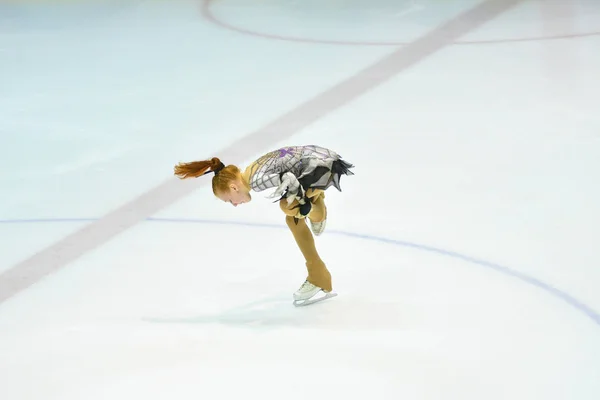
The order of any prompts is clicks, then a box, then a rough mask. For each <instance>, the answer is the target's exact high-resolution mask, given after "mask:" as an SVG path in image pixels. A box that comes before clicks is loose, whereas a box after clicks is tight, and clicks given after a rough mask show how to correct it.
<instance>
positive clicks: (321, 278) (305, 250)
mask: <svg viewBox="0 0 600 400" xmlns="http://www.w3.org/2000/svg"><path fill="white" fill-rule="evenodd" d="M285 222H286V223H287V226H288V227H289V228H290V231H292V234H293V235H294V239H295V240H296V243H297V244H298V247H299V248H300V251H301V252H302V255H303V256H304V260H305V261H306V269H307V271H308V277H307V278H306V279H307V281H308V282H310V283H312V284H313V285H315V286H318V287H320V288H321V289H323V290H325V291H331V290H332V284H331V274H330V273H329V270H327V267H326V266H325V263H324V262H323V260H321V257H320V256H319V253H318V252H317V248H316V246H315V239H314V237H313V235H312V233H311V232H310V229H309V228H308V226H307V225H306V220H305V219H297V218H294V217H293V216H290V215H286V217H285Z"/></svg>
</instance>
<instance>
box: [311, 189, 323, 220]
mask: <svg viewBox="0 0 600 400" xmlns="http://www.w3.org/2000/svg"><path fill="white" fill-rule="evenodd" d="M309 192H310V191H309ZM308 198H309V199H310V202H311V203H312V208H311V210H310V212H309V213H308V215H307V217H308V219H310V220H311V221H312V222H321V221H323V220H324V219H326V218H327V207H326V206H325V192H323V191H322V190H319V191H318V192H317V193H315V194H312V196H311V193H308Z"/></svg>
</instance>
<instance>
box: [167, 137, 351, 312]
mask: <svg viewBox="0 0 600 400" xmlns="http://www.w3.org/2000/svg"><path fill="white" fill-rule="evenodd" d="M353 167H354V166H353V165H352V164H350V163H348V162H346V161H344V160H342V157H341V156H340V155H338V154H337V153H336V152H334V151H332V150H329V149H326V148H323V147H320V146H314V145H309V146H291V147H285V148H281V149H278V150H274V151H271V152H269V153H267V154H265V155H263V156H262V157H260V158H259V159H257V160H256V161H254V162H252V163H251V164H250V165H248V166H247V167H246V169H245V170H244V171H242V170H241V169H240V168H238V167H237V166H235V165H227V166H225V164H223V163H222V162H221V160H220V159H219V158H217V157H213V158H212V159H210V160H203V161H192V162H187V163H179V164H178V165H176V166H175V168H174V170H175V175H176V176H178V177H179V178H180V179H187V178H197V177H200V176H202V175H206V174H208V173H210V172H214V176H213V178H212V189H213V193H214V195H215V196H216V197H217V198H219V199H220V200H222V201H224V202H226V203H231V204H232V205H233V206H235V207H237V206H238V205H240V204H244V203H248V202H249V201H251V200H252V196H251V193H250V192H251V191H256V192H261V191H264V190H267V189H271V188H276V190H275V192H274V193H273V194H272V195H270V196H268V197H269V198H277V197H279V207H280V209H281V210H282V211H283V213H284V214H285V216H286V217H285V222H286V224H287V226H288V227H289V229H290V231H291V232H292V234H293V236H294V239H295V240H296V243H297V245H298V247H299V248H300V251H301V252H302V255H303V256H304V259H305V262H306V269H307V271H308V276H307V277H306V280H305V282H304V283H303V284H302V286H300V288H299V289H298V290H297V291H296V292H295V293H294V295H293V297H294V305H307V304H312V303H313V302H315V301H320V300H324V299H326V298H328V297H332V296H335V294H334V293H331V292H332V290H333V288H332V283H331V274H330V272H329V271H328V270H327V267H326V266H325V263H324V262H323V260H321V257H320V256H319V253H318V252H317V249H316V247H315V240H314V237H313V234H314V235H315V236H319V235H321V233H323V231H324V229H325V224H326V221H327V207H326V206H325V190H327V189H328V188H329V187H331V186H334V187H335V188H336V189H337V190H338V191H340V192H341V191H342V189H341V187H340V178H341V176H342V175H354V173H353V172H352V171H350V168H353ZM307 219H308V222H309V224H310V229H309V227H308V226H307V224H306V220H307ZM311 231H312V233H311ZM321 291H323V292H324V293H325V296H324V297H322V298H319V299H314V300H311V299H312V298H313V297H314V296H315V295H316V294H318V293H319V292H321Z"/></svg>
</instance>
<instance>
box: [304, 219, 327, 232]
mask: <svg viewBox="0 0 600 400" xmlns="http://www.w3.org/2000/svg"><path fill="white" fill-rule="evenodd" d="M308 221H309V222H310V230H311V231H312V233H313V234H314V235H315V236H319V235H320V234H321V233H323V231H324V230H325V223H326V222H327V220H326V219H324V220H323V221H321V222H312V221H311V220H310V218H309V220H308Z"/></svg>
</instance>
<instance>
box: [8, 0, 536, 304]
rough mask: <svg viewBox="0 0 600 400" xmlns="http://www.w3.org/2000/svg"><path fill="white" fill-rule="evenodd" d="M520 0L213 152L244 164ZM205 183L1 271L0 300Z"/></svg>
mask: <svg viewBox="0 0 600 400" xmlns="http://www.w3.org/2000/svg"><path fill="white" fill-rule="evenodd" d="M523 1H525V0H485V1H482V2H481V3H479V4H477V5H476V6H474V7H472V8H470V9H468V10H466V11H465V12H463V13H462V14H459V15H457V16H455V17H453V18H451V19H450V20H448V21H446V22H444V23H442V24H441V25H439V26H438V27H436V28H434V29H433V30H432V31H430V32H428V33H425V34H424V35H423V36H421V37H419V38H418V39H416V40H415V41H413V42H411V43H410V44H408V45H406V46H404V47H402V48H400V49H397V50H395V51H393V52H392V53H390V54H388V55H387V56H385V57H383V58H382V59H380V60H379V61H377V62H375V63H374V64H371V65H370V66H367V67H366V68H364V69H362V70H361V71H359V72H358V73H356V74H355V75H353V76H351V77H349V78H346V79H345V80H343V81H341V82H339V83H338V84H336V85H334V86H333V87H331V88H329V89H327V90H325V91H324V92H321V93H319V94H317V95H316V96H315V97H313V98H311V99H309V100H307V101H305V102H304V103H302V104H300V105H299V106H297V107H296V108H294V109H292V110H291V111H289V112H287V113H285V114H283V115H281V116H280V117H278V118H276V119H275V120H274V121H272V122H270V123H268V124H267V125H266V126H264V127H262V128H260V129H258V130H256V131H254V132H251V133H249V134H248V135H246V136H244V137H242V138H241V139H238V140H237V141H235V142H233V143H232V144H230V145H229V146H228V147H227V148H225V149H222V150H221V151H215V153H217V154H219V156H220V158H221V159H223V160H227V162H228V163H231V164H236V163H242V162H243V161H244V160H245V159H246V157H248V156H249V155H250V154H256V153H259V152H260V151H264V150H265V147H267V146H270V145H271V144H272V143H280V142H281V141H282V140H283V139H286V138H289V137H291V136H293V135H294V134H296V133H298V132H299V131H301V130H302V129H304V128H305V127H307V126H309V125H311V124H312V123H314V122H315V121H317V120H319V119H321V118H323V116H325V115H328V114H329V113H331V112H333V111H335V110H337V109H339V108H340V107H342V106H344V105H346V104H348V103H349V102H351V101H353V100H354V99H356V98H358V97H360V96H361V95H363V94H365V93H367V92H369V91H370V90H373V89H374V88H375V87H378V86H380V85H382V84H383V83H384V82H386V81H388V80H389V79H391V78H392V77H393V76H396V75H397V74H398V73H400V72H401V71H403V70H405V69H407V68H410V67H412V66H413V65H415V64H417V63H419V62H420V61H422V60H423V59H425V58H427V57H428V56H430V55H431V54H433V53H435V52H437V51H439V50H440V49H443V48H445V47H446V46H448V45H449V44H451V43H453V42H454V41H455V40H457V39H458V38H459V37H461V36H463V35H465V34H467V33H468V32H470V31H472V30H473V29H476V28H478V27H479V26H481V25H483V24H484V23H486V22H488V21H490V20H492V19H494V18H495V17H497V16H498V15H500V14H502V13H503V12H505V11H507V10H509V9H510V8H512V7H513V6H515V5H516V4H519V3H521V2H523ZM210 156H211V155H210V154H206V155H205V157H207V158H208V157H210ZM199 157H202V155H199ZM209 183H210V180H209V179H202V180H199V181H196V180H191V181H180V180H178V179H176V178H175V177H172V178H171V179H168V180H166V181H165V182H163V183H162V184H159V185H158V186H156V187H154V188H152V189H150V190H148V191H147V192H145V193H142V194H141V195H140V196H138V197H136V198H134V199H132V200H130V201H129V202H127V203H125V204H123V205H122V206H121V207H118V208H116V209H115V210H113V211H112V212H110V213H108V214H106V215H105V216H103V217H102V218H100V219H98V220H96V221H94V222H92V223H90V224H89V225H87V226H84V227H82V228H81V229H79V230H77V231H75V232H73V233H71V234H70V235H67V236H66V237H64V238H63V239H61V240H59V241H58V242H56V243H54V244H52V245H50V246H49V247H46V248H45V249H42V250H40V251H39V252H37V253H35V254H33V255H32V256H31V257H29V258H27V259H25V260H23V261H21V262H19V263H17V264H16V265H14V266H12V267H10V268H9V269H8V270H6V271H4V272H2V273H0V303H2V302H4V301H5V300H7V299H9V298H11V297H12V296H14V295H16V294H17V293H20V292H21V291H23V290H25V289H27V288H28V287H29V286H31V285H33V284H35V283H37V282H39V281H40V280H41V279H43V278H44V277H46V276H47V275H49V274H52V273H54V272H56V271H58V270H60V269H61V268H63V267H64V266H66V265H68V264H69V263H71V262H73V261H75V260H77V259H79V258H80V257H81V256H83V255H84V254H86V253H88V252H89V251H92V250H94V249H96V248H98V247H99V246H101V245H103V244H104V243H107V242H108V241H109V240H111V239H112V238H114V237H115V236H117V235H119V234H120V233H122V232H124V231H126V230H127V229H129V228H131V227H133V226H135V225H136V224H138V223H139V222H141V221H143V220H144V219H146V218H148V217H149V216H151V215H153V214H155V213H156V212H158V211H160V210H162V209H163V208H165V207H167V206H170V205H171V204H173V203H175V202H176V201H178V200H180V199H182V198H184V197H185V196H187V195H189V194H191V193H192V192H193V191H194V190H196V189H197V188H199V187H205V186H208V185H209Z"/></svg>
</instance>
